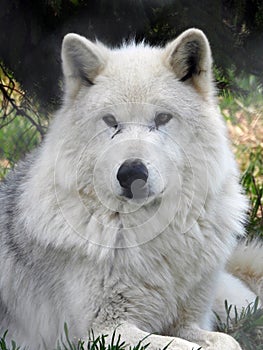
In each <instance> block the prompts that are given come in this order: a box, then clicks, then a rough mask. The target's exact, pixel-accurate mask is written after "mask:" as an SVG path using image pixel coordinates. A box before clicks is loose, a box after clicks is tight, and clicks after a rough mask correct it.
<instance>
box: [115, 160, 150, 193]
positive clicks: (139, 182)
mask: <svg viewBox="0 0 263 350" xmlns="http://www.w3.org/2000/svg"><path fill="white" fill-rule="evenodd" d="M117 179H118V181H119V183H120V185H121V187H122V189H123V194H124V195H125V196H126V197H128V198H143V197H145V194H146V193H145V190H146V188H145V184H146V182H147V179H148V170H147V168H146V166H145V165H144V163H143V162H142V161H141V160H140V159H128V160H126V161H125V162H124V163H123V164H122V165H121V166H120V168H119V170H118V173H117Z"/></svg>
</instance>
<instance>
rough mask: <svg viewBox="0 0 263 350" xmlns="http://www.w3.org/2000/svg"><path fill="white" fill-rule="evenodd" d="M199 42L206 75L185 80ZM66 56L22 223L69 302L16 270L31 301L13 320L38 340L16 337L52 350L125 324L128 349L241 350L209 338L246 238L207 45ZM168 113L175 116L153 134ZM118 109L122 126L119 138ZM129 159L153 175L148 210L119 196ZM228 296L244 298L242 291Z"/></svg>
mask: <svg viewBox="0 0 263 350" xmlns="http://www.w3.org/2000/svg"><path fill="white" fill-rule="evenodd" d="M193 40H194V41H195V44H194V45H195V46H194V47H195V48H196V45H197V49H198V50H199V54H198V57H199V61H198V73H197V74H194V75H193V76H192V77H190V78H189V79H187V81H185V82H182V81H180V79H181V78H182V76H183V75H184V74H185V70H186V63H187V61H186V59H187V57H186V55H187V54H188V51H189V50H188V49H189V47H190V48H191V42H192V41H193ZM188 43H190V44H189V45H188V46H185V45H186V44H188ZM62 58H63V69H64V74H65V77H66V79H65V83H66V88H65V90H66V95H65V101H64V105H63V107H62V108H61V110H60V111H58V113H57V115H56V116H55V118H54V121H53V123H52V125H51V127H50V130H49V133H48V134H47V136H46V139H45V141H44V143H43V145H42V147H41V149H40V150H39V153H38V155H37V159H36V161H35V162H34V164H33V166H32V167H31V169H30V172H29V175H28V176H27V180H26V181H25V182H24V183H23V185H22V190H23V193H22V195H21V197H20V199H19V208H20V212H19V215H18V223H17V227H18V228H19V227H20V226H23V227H24V226H25V227H26V230H27V231H26V232H27V233H26V235H27V237H29V238H30V239H32V240H35V241H36V242H38V244H40V246H41V247H42V248H41V249H43V251H45V250H47V251H48V250H49V249H54V251H55V252H57V253H56V257H57V259H58V261H54V268H53V271H52V276H53V275H54V276H57V281H58V282H57V283H54V284H52V287H50V288H51V290H49V292H50V293H51V294H52V293H53V294H52V295H57V296H58V295H60V294H59V293H62V294H61V295H62V297H61V299H60V298H58V299H56V300H59V301H57V302H56V303H55V304H54V303H53V304H52V302H53V299H52V302H51V301H50V299H49V293H48V292H47V293H46V294H45V293H42V294H41V295H38V293H37V292H36V293H35V292H34V284H32V285H31V283H30V282H28V283H27V284H26V285H24V284H23V283H24V282H23V281H24V278H25V275H26V272H25V271H22V272H21V271H20V270H19V269H18V270H17V272H16V273H18V271H19V274H18V275H17V280H16V282H15V288H17V289H18V288H20V291H21V287H23V288H24V290H25V292H23V288H22V291H21V293H22V296H21V300H24V301H23V304H22V305H19V304H18V305H17V308H16V309H15V311H14V312H16V315H17V316H16V317H17V319H18V320H19V321H21V322H22V323H24V324H25V322H26V330H27V331H26V334H27V335H25V333H23V332H22V331H21V330H20V329H19V328H18V327H17V331H15V330H14V332H13V333H11V334H12V335H14V337H16V339H17V340H18V342H19V341H21V342H22V345H23V344H27V345H29V347H30V350H36V349H42V347H41V345H40V344H41V338H43V339H45V340H46V341H47V342H48V346H49V348H51V346H53V344H54V342H55V340H56V339H57V337H58V336H59V334H60V332H62V329H63V323H64V322H65V321H66V322H67V323H68V325H69V329H70V331H71V334H72V336H75V337H85V336H86V335H87V332H88V330H89V329H90V328H93V329H94V331H95V333H96V334H97V333H99V332H106V333H108V334H111V333H112V332H113V330H114V329H115V327H116V326H117V325H121V326H120V328H118V331H119V332H120V333H121V334H122V335H123V339H124V340H126V341H127V342H128V343H130V344H131V345H134V344H135V343H136V342H137V341H138V340H140V339H141V338H142V337H144V336H145V335H146V334H147V333H149V332H156V333H157V334H159V335H151V336H150V337H149V339H146V342H148V340H150V341H151V348H152V349H157V348H162V347H163V346H165V345H166V344H167V343H169V341H170V340H171V339H173V342H172V343H171V345H170V347H169V348H171V349H173V350H179V349H180V350H181V349H185V350H186V349H187V350H192V349H197V348H198V346H199V345H202V346H203V347H204V349H209V350H216V349H221V350H230V349H233V350H237V349H240V347H239V345H238V344H237V342H236V341H235V340H234V339H232V338H231V337H229V336H227V335H224V334H218V333H215V332H211V327H212V321H213V318H212V311H211V309H212V305H213V302H214V298H215V293H216V286H217V285H218V283H219V282H218V281H220V276H221V275H222V273H223V272H222V271H223V270H224V266H225V264H226V261H227V260H228V259H229V257H230V255H231V254H232V251H233V249H234V248H235V245H236V235H237V234H239V235H242V234H243V226H242V221H243V220H244V217H245V211H246V208H247V201H246V199H245V198H244V196H243V195H242V194H241V192H242V191H241V188H240V186H239V183H238V176H239V174H238V171H237V168H236V164H235V161H234V159H233V155H232V153H231V151H230V148H229V143H228V140H227V135H226V128H225V125H224V123H223V120H222V117H221V115H220V114H219V111H218V108H217V105H216V103H215V97H214V96H213V83H212V81H211V75H212V74H211V62H212V59H211V54H210V48H209V44H208V41H207V39H206V37H205V36H204V34H203V33H202V32H201V31H199V30H196V29H191V30H188V31H187V32H185V33H184V34H183V35H182V36H181V37H179V38H177V39H176V40H175V41H174V42H173V43H170V44H168V45H167V47H166V48H164V49H161V48H152V47H149V46H146V45H143V44H141V45H138V46H136V45H130V46H127V47H126V46H124V47H122V48H120V49H114V50H110V49H108V48H106V47H104V46H102V45H101V44H94V43H91V42H90V41H88V40H87V39H85V38H83V37H80V36H78V35H75V34H69V35H68V36H66V38H65V39H64V44H63V51H62ZM83 75H86V77H87V78H88V80H89V81H91V82H93V83H94V85H92V86H87V83H86V82H83ZM163 111H165V112H169V113H171V114H172V115H173V119H172V120H171V121H170V122H169V123H168V124H167V125H163V126H161V127H160V128H159V130H154V131H150V127H151V126H152V125H153V123H154V116H155V115H156V113H158V112H163ZM107 113H111V114H113V115H114V116H115V117H116V119H117V120H118V122H119V123H120V126H121V128H122V130H121V132H120V133H118V134H116V136H114V137H113V138H112V135H113V133H114V131H113V130H111V129H110V128H109V127H108V126H107V125H106V124H105V123H104V122H103V120H102V117H103V116H104V115H105V114H107ZM129 158H140V159H142V160H143V161H144V162H145V164H146V165H147V167H148V171H149V179H148V181H147V186H148V191H149V194H151V196H150V197H149V198H147V199H146V200H145V201H144V202H143V201H142V202H136V201H135V200H125V199H124V198H122V197H121V188H120V186H119V183H118V181H117V180H116V172H117V170H118V168H119V166H120V165H121V164H122V162H123V161H125V160H126V159H129ZM36 203H37V205H36ZM32 254H33V257H32V261H35V260H34V259H36V260H37V257H36V258H34V252H32ZM36 254H37V253H36ZM59 262H60V263H59ZM12 264H13V263H12V261H11V262H10V261H8V262H7V261H6V262H5V266H3V268H7V269H10V270H12V267H10V266H15V265H12ZM14 269H16V268H15V267H14ZM43 269H45V267H43ZM48 271H49V270H48ZM14 273H15V271H14ZM227 278H228V279H229V280H230V283H231V286H232V282H231V277H227ZM3 283H7V281H4V282H3ZM10 283H11V282H10ZM12 283H13V284H14V282H12ZM12 283H11V285H12ZM235 285H236V282H235V283H234V284H233V286H235ZM12 286H13V285H12ZM12 288H14V286H13V287H12ZM43 288H44V287H43ZM231 288H232V290H231V297H232V299H231V301H233V302H235V300H236V295H235V294H234V293H235V292H236V293H237V294H239V290H234V289H233V287H231ZM231 288H230V289H231ZM234 288H235V287H234ZM239 289H242V287H241V285H240V288H239ZM244 291H245V292H246V291H247V290H246V289H244ZM241 294H242V298H243V299H245V300H247V299H249V301H251V298H253V296H254V295H252V294H251V292H249V293H248V295H246V294H245V295H244V293H243V292H241ZM27 295H28V297H27ZM228 295H229V294H227V295H226V297H228ZM220 298H221V302H220V300H217V305H219V304H220V306H219V308H220V307H222V308H224V296H221V297H220ZM5 299H6V300H7V299H8V296H6V298H5ZM39 305H41V307H40V308H39ZM205 329H206V330H205ZM10 332H11V329H10ZM38 335H40V337H39V336H38ZM174 336H177V338H171V337H174ZM180 337H181V338H184V339H186V340H183V339H180ZM197 344H198V345H197Z"/></svg>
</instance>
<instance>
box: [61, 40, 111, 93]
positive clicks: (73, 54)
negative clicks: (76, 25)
mask: <svg viewBox="0 0 263 350" xmlns="http://www.w3.org/2000/svg"><path fill="white" fill-rule="evenodd" d="M106 56H107V53H106V48H104V47H102V46H101V47H100V46H99V45H96V44H94V43H92V42H91V41H89V40H88V39H86V38H85V37H83V36H80V35H77V34H67V35H66V36H65V37H64V40H63V44H62V52H61V57H62V65H63V73H64V77H65V84H66V93H67V94H68V95H70V97H74V96H75V95H76V93H77V92H78V90H79V88H80V87H81V85H82V84H83V83H85V84H86V85H93V84H94V79H95V78H96V76H97V75H98V74H99V73H100V71H101V70H102V69H103V67H104V66H105V64H106Z"/></svg>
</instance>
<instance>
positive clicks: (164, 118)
mask: <svg viewBox="0 0 263 350" xmlns="http://www.w3.org/2000/svg"><path fill="white" fill-rule="evenodd" d="M172 117H173V116H172V115H171V114H169V113H158V114H157V115H156V116H155V118H154V123H155V126H156V128H158V127H159V126H160V125H164V124H167V123H168V122H169V120H171V119H172Z"/></svg>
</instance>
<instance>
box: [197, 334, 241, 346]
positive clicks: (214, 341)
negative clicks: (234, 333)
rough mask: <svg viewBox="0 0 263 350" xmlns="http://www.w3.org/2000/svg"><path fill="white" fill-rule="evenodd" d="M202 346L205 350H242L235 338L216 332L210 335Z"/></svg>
mask: <svg viewBox="0 0 263 350" xmlns="http://www.w3.org/2000/svg"><path fill="white" fill-rule="evenodd" d="M202 345H203V347H202V349H204V350H219V349H220V350H242V349H241V347H240V345H239V344H238V342H237V341H236V340H235V339H234V338H232V337H231V336H229V335H227V334H223V333H216V332H212V333H210V334H209V335H208V336H207V338H206V340H205V342H204V344H202Z"/></svg>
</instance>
